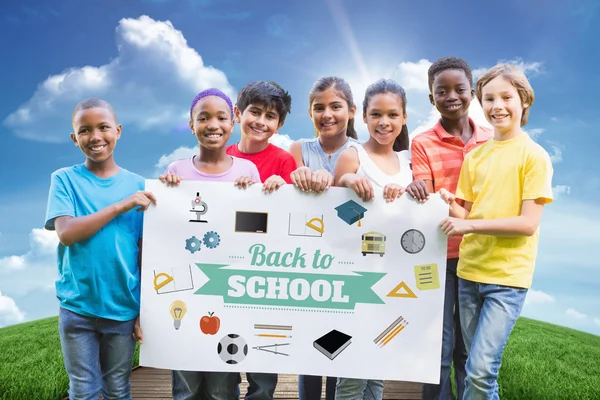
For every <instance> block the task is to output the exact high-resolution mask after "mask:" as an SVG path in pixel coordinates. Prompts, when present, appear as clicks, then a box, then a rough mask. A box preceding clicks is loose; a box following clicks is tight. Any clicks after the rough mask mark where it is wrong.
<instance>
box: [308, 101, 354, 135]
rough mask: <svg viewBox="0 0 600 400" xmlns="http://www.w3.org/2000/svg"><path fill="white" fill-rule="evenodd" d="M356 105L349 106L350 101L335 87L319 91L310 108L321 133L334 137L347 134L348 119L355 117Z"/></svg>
mask: <svg viewBox="0 0 600 400" xmlns="http://www.w3.org/2000/svg"><path fill="white" fill-rule="evenodd" d="M355 113H356V106H353V107H352V108H350V109H349V108H348V102H347V101H346V100H345V99H343V98H342V97H340V95H339V94H338V93H337V92H336V91H335V90H334V89H327V90H325V91H323V92H320V93H317V94H316V95H315V97H314V100H313V102H312V104H311V108H310V109H309V110H308V114H309V115H310V117H311V119H312V121H313V124H314V125H315V129H316V130H317V132H319V135H321V136H324V137H332V136H336V135H339V134H345V133H346V129H347V128H348V121H349V120H350V119H352V118H354V114H355Z"/></svg>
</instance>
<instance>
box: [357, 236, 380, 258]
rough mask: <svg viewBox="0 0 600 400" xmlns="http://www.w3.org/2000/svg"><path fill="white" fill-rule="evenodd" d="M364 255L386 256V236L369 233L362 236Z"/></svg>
mask: <svg viewBox="0 0 600 400" xmlns="http://www.w3.org/2000/svg"><path fill="white" fill-rule="evenodd" d="M362 254H363V256H366V255H367V254H379V256H380V257H383V255H384V254H385V235H384V234H383V233H379V232H367V233H365V234H364V235H362Z"/></svg>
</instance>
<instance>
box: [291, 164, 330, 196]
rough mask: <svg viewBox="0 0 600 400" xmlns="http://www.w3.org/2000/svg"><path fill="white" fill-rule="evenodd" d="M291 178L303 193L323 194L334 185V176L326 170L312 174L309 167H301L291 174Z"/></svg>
mask: <svg viewBox="0 0 600 400" xmlns="http://www.w3.org/2000/svg"><path fill="white" fill-rule="evenodd" d="M290 178H291V180H292V183H293V184H294V186H296V187H297V188H299V189H300V190H302V191H303V192H315V193H323V191H324V190H325V189H329V188H330V187H331V185H333V175H331V174H330V173H329V172H327V171H325V170H324V169H320V170H318V171H315V172H312V171H311V170H310V168H308V167H300V168H298V169H297V170H295V171H294V172H292V173H291V174H290Z"/></svg>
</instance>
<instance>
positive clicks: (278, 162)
mask: <svg viewBox="0 0 600 400" xmlns="http://www.w3.org/2000/svg"><path fill="white" fill-rule="evenodd" d="M227 154H229V155H230V156H234V157H239V158H244V159H246V160H248V161H252V162H253V163H254V165H256V168H258V173H259V174H260V180H261V181H262V182H263V183H264V182H265V181H266V180H267V179H268V178H270V177H271V176H273V175H279V176H281V177H282V178H283V180H284V181H285V182H286V183H292V180H291V179H290V174H291V173H292V172H294V171H295V170H296V160H294V156H293V155H292V154H291V153H289V152H287V151H285V150H283V149H282V148H279V147H277V146H275V145H274V144H271V143H269V145H268V146H267V148H266V149H264V150H263V151H259V152H258V153H242V152H241V151H240V150H239V149H238V144H237V143H236V144H232V145H231V146H229V147H227Z"/></svg>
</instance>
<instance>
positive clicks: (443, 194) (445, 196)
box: [438, 189, 456, 206]
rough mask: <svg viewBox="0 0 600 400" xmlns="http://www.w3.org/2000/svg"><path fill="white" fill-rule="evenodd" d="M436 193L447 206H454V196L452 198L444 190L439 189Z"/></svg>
mask: <svg viewBox="0 0 600 400" xmlns="http://www.w3.org/2000/svg"><path fill="white" fill-rule="evenodd" d="M438 193H439V194H440V196H441V197H442V200H444V201H445V202H446V204H448V205H449V206H452V204H454V202H455V201H456V196H454V195H453V194H452V193H450V192H449V191H447V190H446V189H440V191H439V192H438Z"/></svg>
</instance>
